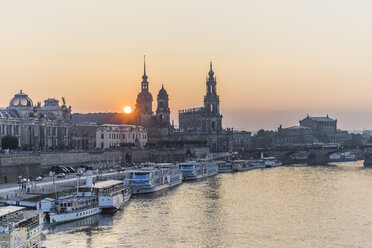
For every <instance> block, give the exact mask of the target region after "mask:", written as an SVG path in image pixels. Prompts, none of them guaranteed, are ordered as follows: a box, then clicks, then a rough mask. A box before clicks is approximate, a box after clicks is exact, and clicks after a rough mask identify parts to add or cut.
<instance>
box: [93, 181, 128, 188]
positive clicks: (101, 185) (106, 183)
mask: <svg viewBox="0 0 372 248" xmlns="http://www.w3.org/2000/svg"><path fill="white" fill-rule="evenodd" d="M118 184H123V181H120V180H107V181H99V182H96V184H95V185H94V187H95V188H97V189H103V188H109V187H112V186H115V185H118Z"/></svg>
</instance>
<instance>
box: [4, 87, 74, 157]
mask: <svg viewBox="0 0 372 248" xmlns="http://www.w3.org/2000/svg"><path fill="white" fill-rule="evenodd" d="M62 100H63V104H62V105H59V101H58V100H56V99H54V98H49V99H47V100H45V101H44V105H43V106H41V103H40V102H38V103H37V105H34V103H33V101H32V100H31V99H30V98H29V97H28V95H27V94H25V93H23V92H22V90H21V91H20V92H19V93H18V94H16V95H15V96H14V97H13V98H12V99H11V100H10V103H9V106H8V107H7V108H5V109H0V139H1V138H2V137H4V136H6V135H11V136H15V137H17V139H18V146H19V148H21V149H23V150H56V149H66V148H68V147H69V146H70V142H71V136H70V131H71V107H67V106H66V103H65V100H64V98H62Z"/></svg>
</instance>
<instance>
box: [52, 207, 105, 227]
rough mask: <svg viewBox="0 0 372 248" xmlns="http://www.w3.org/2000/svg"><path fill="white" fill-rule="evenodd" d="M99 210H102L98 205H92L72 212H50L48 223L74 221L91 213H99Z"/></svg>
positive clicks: (55, 223)
mask: <svg viewBox="0 0 372 248" xmlns="http://www.w3.org/2000/svg"><path fill="white" fill-rule="evenodd" d="M101 212H102V210H101V209H100V208H99V207H93V208H88V209H84V210H81V211H76V212H72V213H50V214H49V216H50V224H51V225H57V224H61V223H64V222H70V221H75V220H79V219H83V218H86V217H89V216H92V215H96V214H99V213H101Z"/></svg>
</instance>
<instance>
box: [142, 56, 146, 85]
mask: <svg viewBox="0 0 372 248" xmlns="http://www.w3.org/2000/svg"><path fill="white" fill-rule="evenodd" d="M142 79H143V80H146V79H147V75H146V55H143V76H142Z"/></svg>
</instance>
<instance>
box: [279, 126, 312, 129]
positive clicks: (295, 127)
mask: <svg viewBox="0 0 372 248" xmlns="http://www.w3.org/2000/svg"><path fill="white" fill-rule="evenodd" d="M285 129H312V127H305V126H292V127H287V128H285Z"/></svg>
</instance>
